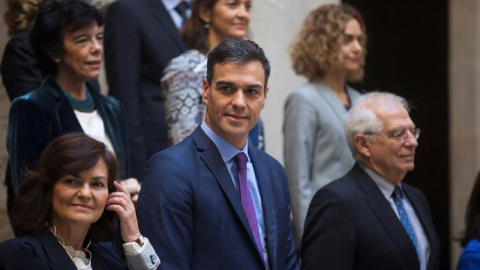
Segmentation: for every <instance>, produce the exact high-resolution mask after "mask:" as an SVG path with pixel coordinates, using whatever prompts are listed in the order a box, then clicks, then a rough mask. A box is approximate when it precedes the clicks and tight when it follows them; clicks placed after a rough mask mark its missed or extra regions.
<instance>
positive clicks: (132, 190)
mask: <svg viewBox="0 0 480 270" xmlns="http://www.w3.org/2000/svg"><path fill="white" fill-rule="evenodd" d="M119 183H120V184H121V185H122V187H123V188H124V189H125V190H126V191H127V193H129V194H130V197H132V201H133V204H134V205H135V207H137V201H138V193H140V183H138V180H137V179H136V178H128V179H124V180H121V181H119Z"/></svg>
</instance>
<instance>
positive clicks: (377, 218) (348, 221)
mask: <svg viewBox="0 0 480 270" xmlns="http://www.w3.org/2000/svg"><path fill="white" fill-rule="evenodd" d="M402 187H403V191H404V193H405V195H406V196H407V197H408V200H409V201H410V203H411V204H412V206H413V208H414V209H415V213H416V214H417V216H418V218H419V220H420V222H421V223H422V226H423V229H424V231H425V234H426V236H427V238H428V241H429V244H430V259H429V261H428V265H427V269H429V270H433V269H438V268H439V259H440V249H439V242H438V237H437V234H436V232H435V228H434V227H433V223H432V218H431V213H430V209H429V206H428V202H427V200H426V198H425V196H424V195H423V193H422V192H421V191H420V190H418V189H416V188H414V187H412V186H410V185H408V184H406V183H402ZM302 268H304V269H325V270H328V269H332V270H344V269H345V270H347V269H349V270H351V269H357V270H361V269H365V270H372V269H388V270H407V269H409V270H418V269H420V263H419V261H418V257H417V253H416V251H415V247H414V246H413V243H412V241H411V240H410V238H409V237H408V234H407V232H406V231H405V229H404V228H403V226H402V224H401V223H400V221H399V220H398V217H397V216H396V215H395V212H394V211H393V209H392V208H391V206H390V204H389V203H388V201H387V200H386V199H385V196H384V195H383V194H382V192H381V191H380V189H379V188H378V186H377V185H376V184H375V182H373V180H372V179H371V178H370V176H368V174H367V173H366V172H365V171H364V170H363V169H362V168H361V167H360V166H359V165H358V164H355V166H354V167H353V169H352V170H351V171H350V172H348V174H346V175H345V176H344V177H342V178H340V179H338V180H335V181H333V182H332V183H331V184H329V185H327V186H325V187H323V188H322V189H320V190H319V191H318V192H317V193H316V194H315V196H314V198H313V200H312V202H311V204H310V208H309V210H308V214H307V219H306V222H305V232H304V235H303V246H302Z"/></svg>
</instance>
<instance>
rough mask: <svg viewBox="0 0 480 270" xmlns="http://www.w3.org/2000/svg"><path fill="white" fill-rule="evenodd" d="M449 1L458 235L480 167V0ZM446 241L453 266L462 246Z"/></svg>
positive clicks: (453, 205) (453, 216)
mask: <svg viewBox="0 0 480 270" xmlns="http://www.w3.org/2000/svg"><path fill="white" fill-rule="evenodd" d="M449 4H450V8H449V10H450V11H449V12H450V22H449V27H450V37H449V39H450V41H449V47H450V57H449V61H450V74H449V76H450V85H449V89H450V90H449V95H450V104H449V106H450V164H451V165H450V190H451V191H450V192H451V193H450V196H451V197H450V199H451V200H450V226H451V227H450V228H451V229H450V232H451V236H452V238H457V237H459V236H461V232H462V230H463V228H464V226H465V224H464V216H465V209H466V205H467V202H468V198H469V195H470V192H471V190H472V187H473V183H474V179H475V176H476V174H477V172H478V171H479V169H480V143H479V142H480V110H479V108H480V107H479V106H478V101H479V100H480V76H479V75H480V49H479V48H480V2H479V1H477V0H455V1H453V0H452V1H450V3H449ZM432 46H434V45H432ZM432 207H435V206H432ZM443 244H447V243H443ZM449 244H450V245H451V250H452V251H451V253H452V257H451V262H452V265H451V269H454V267H455V265H456V263H457V260H458V256H459V254H460V252H461V248H460V246H459V243H458V242H456V241H454V240H453V239H452V241H451V242H450V243H449Z"/></svg>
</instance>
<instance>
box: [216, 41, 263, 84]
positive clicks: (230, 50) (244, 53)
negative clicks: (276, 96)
mask: <svg viewBox="0 0 480 270" xmlns="http://www.w3.org/2000/svg"><path fill="white" fill-rule="evenodd" d="M252 61H259V62H260V63H262V66H263V70H264V71H265V85H264V87H265V88H266V87H267V85H268V78H269V77H270V62H269V61H268V59H267V57H266V56H265V53H264V52H263V50H262V48H260V46H258V44H257V43H255V42H253V41H251V40H246V39H226V40H224V41H222V42H221V43H220V44H218V45H217V47H215V48H214V49H213V50H212V51H211V52H210V53H209V54H208V61H207V81H208V84H212V78H213V68H214V66H215V64H222V63H225V62H229V63H233V64H246V63H249V62H252Z"/></svg>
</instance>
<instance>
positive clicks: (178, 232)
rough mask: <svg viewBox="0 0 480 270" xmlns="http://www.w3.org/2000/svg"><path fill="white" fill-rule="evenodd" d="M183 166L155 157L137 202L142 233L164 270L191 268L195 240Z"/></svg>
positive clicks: (148, 166)
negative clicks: (159, 259) (150, 244)
mask: <svg viewBox="0 0 480 270" xmlns="http://www.w3.org/2000/svg"><path fill="white" fill-rule="evenodd" d="M187 174H188V173H187V172H186V170H185V169H183V166H182V164H180V163H179V162H178V161H176V160H174V159H173V158H171V157H169V156H167V155H165V154H163V152H161V153H159V154H156V155H154V156H153V157H152V158H151V159H150V161H149V163H148V165H147V168H146V170H145V179H144V182H143V184H142V189H141V191H140V195H139V199H138V218H139V226H140V231H141V232H142V234H143V235H144V236H146V237H148V239H149V240H150V242H151V243H152V245H153V247H154V249H155V251H156V252H157V254H158V256H159V257H160V258H161V260H162V263H161V268H162V269H184V270H188V269H191V262H192V255H193V254H192V250H193V241H194V237H195V236H194V230H193V228H194V224H193V201H192V197H193V195H192V189H191V185H190V184H189V183H190V181H191V180H190V179H189V177H188V176H187Z"/></svg>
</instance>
